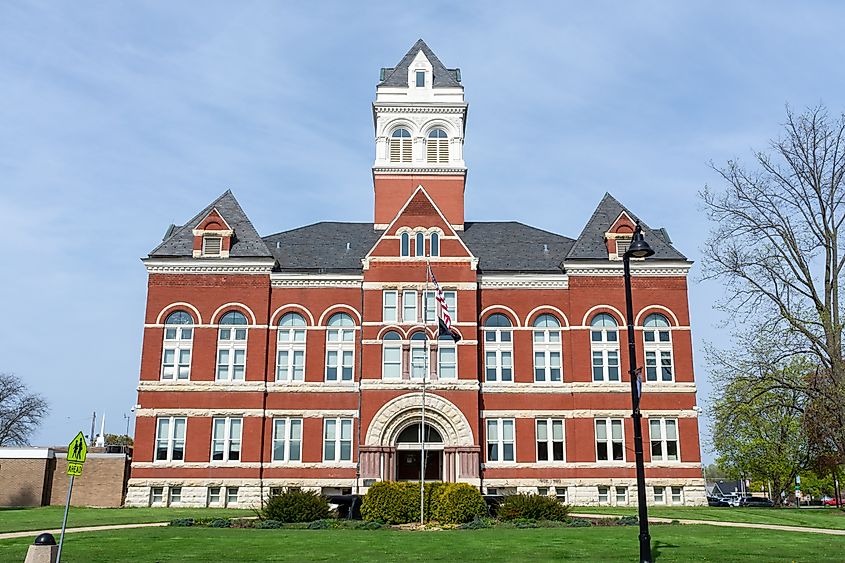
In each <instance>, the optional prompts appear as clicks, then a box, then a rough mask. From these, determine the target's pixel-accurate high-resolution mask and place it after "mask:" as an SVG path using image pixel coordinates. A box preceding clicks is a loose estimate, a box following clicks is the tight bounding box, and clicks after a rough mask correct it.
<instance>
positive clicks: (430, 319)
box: [420, 290, 458, 324]
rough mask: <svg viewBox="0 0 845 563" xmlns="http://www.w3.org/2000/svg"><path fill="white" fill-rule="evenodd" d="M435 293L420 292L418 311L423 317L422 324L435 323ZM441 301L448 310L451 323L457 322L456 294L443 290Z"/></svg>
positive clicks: (452, 291)
mask: <svg viewBox="0 0 845 563" xmlns="http://www.w3.org/2000/svg"><path fill="white" fill-rule="evenodd" d="M436 293H437V292H435V291H424V292H422V300H423V302H422V306H421V307H420V310H421V311H423V314H424V315H425V316H424V318H423V322H424V323H425V324H434V323H436V322H437V295H436ZM443 299H445V300H446V306H447V307H448V308H449V316H451V317H452V322H453V323H456V322H458V292H457V291H454V290H444V291H443Z"/></svg>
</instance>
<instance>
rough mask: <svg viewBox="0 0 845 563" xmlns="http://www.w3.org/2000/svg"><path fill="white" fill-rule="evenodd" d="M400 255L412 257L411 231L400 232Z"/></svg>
mask: <svg viewBox="0 0 845 563" xmlns="http://www.w3.org/2000/svg"><path fill="white" fill-rule="evenodd" d="M399 256H400V257H402V258H410V257H411V233H410V232H409V231H403V232H401V233H399Z"/></svg>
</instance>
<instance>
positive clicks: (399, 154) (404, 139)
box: [390, 128, 411, 162]
mask: <svg viewBox="0 0 845 563" xmlns="http://www.w3.org/2000/svg"><path fill="white" fill-rule="evenodd" d="M390 162H411V132H410V131H408V130H407V129H402V128H400V129H397V130H396V131H394V132H393V133H392V134H391V135H390Z"/></svg>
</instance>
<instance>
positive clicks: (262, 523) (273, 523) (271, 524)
mask: <svg viewBox="0 0 845 563" xmlns="http://www.w3.org/2000/svg"><path fill="white" fill-rule="evenodd" d="M255 527H256V528H259V529H263V530H276V529H278V528H281V527H282V523H281V522H279V521H278V520H259V521H258V522H256V523H255Z"/></svg>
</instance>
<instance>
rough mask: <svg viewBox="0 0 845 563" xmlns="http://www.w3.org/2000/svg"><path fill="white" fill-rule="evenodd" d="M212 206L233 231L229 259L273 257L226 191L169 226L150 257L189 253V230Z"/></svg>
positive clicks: (229, 193) (187, 254) (232, 197)
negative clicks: (183, 222)
mask: <svg viewBox="0 0 845 563" xmlns="http://www.w3.org/2000/svg"><path fill="white" fill-rule="evenodd" d="M212 209H217V211H218V213H220V215H221V216H222V217H223V218H224V219H225V220H226V222H227V223H229V226H230V227H232V231H233V232H234V236H233V239H232V248H231V249H230V250H229V256H230V257H231V258H271V257H272V256H273V255H272V254H271V253H270V251H269V250H268V249H267V245H266V244H264V241H263V240H262V239H261V237H260V236H259V235H258V232H257V231H256V230H255V227H254V226H253V225H252V222H251V221H250V220H249V218H248V217H247V216H246V213H244V210H243V209H242V208H241V205H240V204H239V203H238V200H237V199H235V196H234V195H233V194H232V191H231V190H226V191H225V192H224V193H223V195H221V196H220V197H218V198H217V199H215V200H214V201H212V202H211V203H210V204H209V205H208V207H206V208H205V209H203V210H202V211H200V212H199V213H197V214H196V215H195V216H194V218H193V219H191V220H190V221H188V222H187V223H185V224H184V225H182V226H181V227H173V226H172V225H171V227H170V228H169V229H168V230H167V234H165V238H164V240H163V241H162V243H161V244H160V245H158V246H157V247H155V248H154V249H153V250H152V251H150V258H164V257H186V256H188V257H189V256H191V255H192V253H193V248H194V234H193V232H192V231H193V230H194V228H196V226H197V225H198V224H199V223H200V221H202V220H203V219H205V217H206V215H208V214H209V213H211V210H212Z"/></svg>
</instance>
